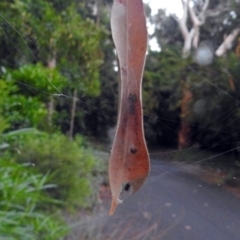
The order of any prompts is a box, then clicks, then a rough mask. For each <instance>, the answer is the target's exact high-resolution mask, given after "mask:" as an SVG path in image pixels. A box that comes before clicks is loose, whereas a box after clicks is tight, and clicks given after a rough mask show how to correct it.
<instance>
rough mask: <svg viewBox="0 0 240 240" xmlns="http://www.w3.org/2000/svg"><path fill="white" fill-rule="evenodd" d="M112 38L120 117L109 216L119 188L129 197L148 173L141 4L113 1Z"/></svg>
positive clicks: (111, 162)
mask: <svg viewBox="0 0 240 240" xmlns="http://www.w3.org/2000/svg"><path fill="white" fill-rule="evenodd" d="M111 29H112V36H113V40H114V43H115V46H116V50H117V55H118V58H119V65H120V69H119V70H120V73H121V80H120V94H119V98H120V99H119V101H120V104H119V113H118V123H117V130H116V135H115V138H114V142H113V147H112V151H111V154H110V159H109V181H110V187H111V193H112V204H111V209H110V213H109V214H110V215H112V214H113V213H114V211H115V209H116V207H117V205H118V203H120V202H121V200H119V195H120V193H121V191H122V186H123V185H124V184H127V185H128V186H129V184H130V186H131V188H132V193H134V192H136V191H137V190H138V189H139V188H140V187H141V186H142V184H143V182H144V180H145V179H146V177H147V175H148V172H149V155H148V150H147V147H146V143H145V139H144V132H143V112H142V96H141V94H142V93H141V92H142V89H141V87H142V75H143V69H144V65H145V56H146V49H147V28H146V19H145V15H144V6H143V3H142V0H114V3H113V7H112V14H111Z"/></svg>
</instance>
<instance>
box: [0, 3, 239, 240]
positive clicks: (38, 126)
mask: <svg viewBox="0 0 240 240" xmlns="http://www.w3.org/2000/svg"><path fill="white" fill-rule="evenodd" d="M144 4H145V13H146V18H147V27H148V33H149V43H148V44H149V46H148V52H147V56H146V67H145V71H144V76H143V89H142V91H143V108H144V130H145V137H146V141H147V144H148V147H149V149H150V155H151V159H152V163H153V164H152V173H151V175H150V177H149V179H150V180H149V181H148V183H147V184H146V185H148V184H152V185H154V186H158V185H157V183H156V181H157V180H162V179H163V180H164V179H165V176H168V177H169V176H170V177H171V174H173V173H174V174H175V173H179V172H187V174H194V176H195V177H196V176H197V178H198V179H200V180H196V179H195V178H194V179H192V178H191V179H190V180H188V182H186V184H189V182H191V183H196V184H197V185H202V184H199V181H203V182H204V183H207V184H210V185H211V186H213V185H214V186H222V187H223V188H224V189H225V190H224V191H227V192H231V194H230V195H229V197H228V198H227V197H226V200H219V201H226V202H230V201H233V202H234V201H236V203H234V204H233V205H234V206H236V208H237V209H240V205H239V203H238V202H237V200H235V197H236V196H237V197H239V196H240V168H239V167H240V158H239V151H240V95H239V91H240V81H239V76H240V16H239V15H240V3H239V1H238V0H191V1H190V0H172V1H170V0H168V1H165V0H162V1H158V0H146V1H144ZM111 6H112V1H109V0H70V1H63V0H49V1H46V0H11V1H10V0H2V1H1V2H0V171H1V173H0V222H1V226H0V238H1V237H2V239H83V240H84V239H136V240H137V239H187V240H188V239H191V240H192V239H239V238H240V235H238V234H240V233H238V232H236V231H235V233H233V235H226V236H225V235H223V234H222V233H221V231H219V233H220V234H221V235H220V236H222V238H219V237H216V235H212V234H213V233H211V234H209V235H206V236H202V235H200V234H199V233H197V232H195V233H194V234H193V235H191V236H187V235H184V234H183V235H181V236H182V237H177V236H178V235H176V234H179V231H181V230H179V229H178V228H174V226H176V225H174V224H175V222H174V223H173V222H171V221H173V220H174V221H175V220H176V219H175V217H172V219H173V220H171V221H170V223H169V224H170V225H169V226H173V227H171V229H172V228H173V229H175V230H176V231H177V232H174V231H173V232H172V233H171V234H173V235H171V234H170V235H167V234H163V232H164V231H165V230H166V229H168V228H169V226H165V225H163V226H162V227H159V225H156V223H158V224H159V222H161V221H162V218H160V217H159V216H160V215H156V216H155V217H153V218H151V217H149V216H150V215H151V214H150V215H149V214H148V212H147V213H146V211H144V214H143V213H142V212H141V210H139V209H137V210H136V214H138V213H139V212H141V214H142V215H141V216H142V218H144V219H145V220H146V221H149V222H148V224H147V225H144V224H143V225H144V226H143V225H141V226H139V228H136V231H135V232H132V231H131V230H129V229H128V228H127V225H125V224H124V221H125V220H124V216H122V217H121V218H120V216H121V214H120V213H119V215H118V212H117V217H116V218H113V219H115V220H109V218H108V216H107V211H108V207H109V200H110V192H109V187H108V176H107V164H108V163H107V161H108V153H109V151H110V149H111V143H112V140H113V137H114V132H115V125H116V121H117V108H118V65H117V57H116V54H115V53H116V52H115V49H114V44H113V41H112V37H111V30H110V12H111ZM163 162H164V164H163ZM159 164H160V165H159ZM161 164H163V165H161ZM165 164H167V165H165ZM169 164H170V165H169ZM190 166H191V167H192V168H191V169H190ZM163 169H164V170H163ZM189 172H190V173H189ZM191 176H192V175H191ZM178 177H179V176H178ZM155 179H157V180H156V181H155ZM183 179H185V180H186V179H188V177H186V176H185V175H184V176H183ZM169 181H171V180H169ZM173 186H174V187H175V188H178V186H176V184H173ZM163 188H166V186H163ZM207 189H208V185H206V187H205V190H206V191H207ZM143 191H144V190H143ZM147 191H148V194H147V195H144V196H145V198H148V199H147V200H146V199H145V200H146V201H145V202H144V203H141V204H146V202H147V205H146V206H147V207H149V206H150V205H152V204H151V201H150V199H151V198H152V197H151V196H150V195H151V191H153V192H154V191H155V190H147ZM159 191H160V190H159ZM173 191H174V190H173ZM214 191H215V190H213V191H210V192H212V193H214V197H216V199H221V197H222V195H221V194H223V193H222V192H221V193H216V192H214ZM186 194H187V193H186ZM224 194H225V192H224ZM224 196H225V195H224ZM136 198H137V195H136ZM156 198H157V197H156ZM223 198H224V199H225V197H223ZM176 199H177V197H176ZM190 199H193V198H190ZM126 201H128V200H126ZM135 201H137V199H136V200H135ZM159 201H160V200H159ZM166 203H167V205H166ZM166 203H163V205H164V204H165V205H164V206H165V207H169V206H170V205H171V204H170V205H169V202H166ZM204 203H206V202H204ZM132 204H133V205H134V204H135V203H134V202H133V203H132ZM224 205H225V204H224ZM130 206H131V204H130ZM144 206H145V205H144ZM152 206H153V205H152ZM183 206H184V207H186V209H187V206H186V205H183ZM228 206H229V205H228ZM231 207H232V206H231ZM180 208H181V207H180ZM195 209H196V208H195ZM227 210H228V211H229V212H231V213H232V212H236V210H235V209H232V208H231V209H227ZM124 211H127V210H124V209H123V210H121V212H122V213H124V214H126V212H124ZM129 211H131V210H129ZM133 211H135V210H133ZM149 211H150V210H149ZM152 211H153V212H154V209H152ZM127 212H128V211H127ZM172 214H175V213H172ZM207 214H209V213H207V212H206V215H205V216H204V217H203V219H202V221H204V218H207V217H206V216H207ZM136 216H137V215H136ZM184 216H185V215H184ZM118 217H119V218H120V220H119V219H118ZM125 217H126V216H125ZM215 217H216V219H215V220H216V221H218V220H217V219H219V218H218V217H217V215H216V216H215ZM103 219H104V221H103ZM133 219H134V218H133ZM149 219H150V220H149ZM160 219H161V220H160ZM181 219H182V218H181ZM229 219H235V220H236V219H237V218H235V217H232V218H231V217H230V216H229ZM128 220H129V219H128ZM215 220H214V221H215ZM235 220H234V221H233V222H234V224H235V225H237V224H236V222H237V221H239V220H236V221H235ZM108 221H110V222H112V224H113V223H116V224H118V225H113V226H111V224H110V225H109V222H108ZM131 221H132V220H131V219H130V220H129V222H131ZM133 221H134V220H133ZM179 221H180V220H179ZM90 222H91V224H90ZM119 222H120V223H121V224H119ZM180 222H181V221H180ZM154 224H155V225H154ZM201 224H204V223H199V224H198V225H199V226H202V225H201ZM219 224H221V223H219ZM222 224H223V223H222ZM224 224H225V223H224ZM107 226H109V227H107ZM116 226H120V227H116ZM184 226H185V227H184V228H183V229H184V231H186V230H191V227H190V226H189V225H186V224H185V225H184ZM186 226H187V227H186ZM224 226H225V225H224ZM203 227H204V226H203ZM112 228H114V229H115V230H114V231H111V229H112ZM220 229H222V227H220ZM235 230H236V229H235ZM229 231H230V230H229ZM233 232H234V231H233ZM174 234H175V235H174ZM234 234H235V235H234ZM179 236H180V235H179ZM228 237H229V238H228Z"/></svg>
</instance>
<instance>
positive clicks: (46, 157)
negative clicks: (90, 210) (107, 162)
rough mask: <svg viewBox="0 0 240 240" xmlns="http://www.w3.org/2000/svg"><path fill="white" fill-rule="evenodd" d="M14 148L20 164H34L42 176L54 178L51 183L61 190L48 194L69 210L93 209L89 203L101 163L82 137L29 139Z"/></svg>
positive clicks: (42, 136) (19, 142)
mask: <svg viewBox="0 0 240 240" xmlns="http://www.w3.org/2000/svg"><path fill="white" fill-rule="evenodd" d="M13 148H14V149H18V150H19V154H17V155H16V156H15V158H16V161H17V162H21V163H31V164H34V166H35V167H36V169H38V171H40V172H41V173H46V172H49V173H50V174H51V176H52V177H51V183H53V184H56V185H57V186H58V188H56V189H54V190H51V191H48V193H49V194H50V195H51V196H52V197H54V198H56V199H61V200H62V201H64V203H65V204H66V207H67V208H69V209H71V208H73V207H74V206H84V207H87V206H89V205H91V202H89V201H88V200H89V197H90V196H91V182H92V180H93V170H94V167H95V166H96V163H97V162H96V159H95V158H94V157H93V155H92V154H91V152H90V150H89V149H88V148H87V146H86V144H85V140H84V139H83V138H82V137H80V136H77V137H76V139H75V140H74V141H70V140H69V139H68V138H67V137H66V136H64V135H61V134H53V135H41V136H38V137H35V136H34V135H28V136H26V138H25V139H24V141H18V142H15V146H13Z"/></svg>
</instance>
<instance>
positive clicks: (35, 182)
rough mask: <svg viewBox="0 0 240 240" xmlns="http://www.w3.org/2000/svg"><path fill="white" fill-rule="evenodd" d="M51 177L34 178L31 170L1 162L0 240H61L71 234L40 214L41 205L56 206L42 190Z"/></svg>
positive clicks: (8, 162)
mask: <svg viewBox="0 0 240 240" xmlns="http://www.w3.org/2000/svg"><path fill="white" fill-rule="evenodd" d="M48 180H49V176H48V175H46V174H45V175H42V174H33V173H32V172H31V171H30V169H29V167H27V166H24V165H20V164H17V163H14V162H10V161H9V160H8V161H7V160H5V159H0V209H1V210H0V222H1V224H0V236H1V239H6V240H15V239H25V240H28V239H29V240H32V239H42V240H45V239H46V240H58V239H61V238H63V237H64V236H65V235H66V233H67V232H68V228H67V226H66V225H65V224H64V223H63V222H61V221H60V220H57V219H56V218H55V217H53V216H51V215H49V213H44V212H42V211H40V210H39V206H40V205H42V204H48V203H49V202H51V203H56V202H57V201H55V200H53V199H51V198H49V197H47V196H46V194H44V192H43V190H45V189H52V188H53V187H55V186H54V185H52V184H48V185H46V182H47V181H48Z"/></svg>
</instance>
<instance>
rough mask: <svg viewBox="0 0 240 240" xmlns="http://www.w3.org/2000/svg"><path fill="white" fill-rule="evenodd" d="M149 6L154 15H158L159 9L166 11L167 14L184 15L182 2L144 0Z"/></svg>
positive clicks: (174, 0) (173, 0) (175, 0)
mask: <svg viewBox="0 0 240 240" xmlns="http://www.w3.org/2000/svg"><path fill="white" fill-rule="evenodd" d="M143 2H144V3H147V4H149V6H150V7H151V9H152V14H153V15H154V14H156V13H157V11H158V9H159V8H162V9H166V11H167V13H169V14H170V13H175V14H176V15H177V16H181V14H182V3H181V1H180V0H143Z"/></svg>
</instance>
